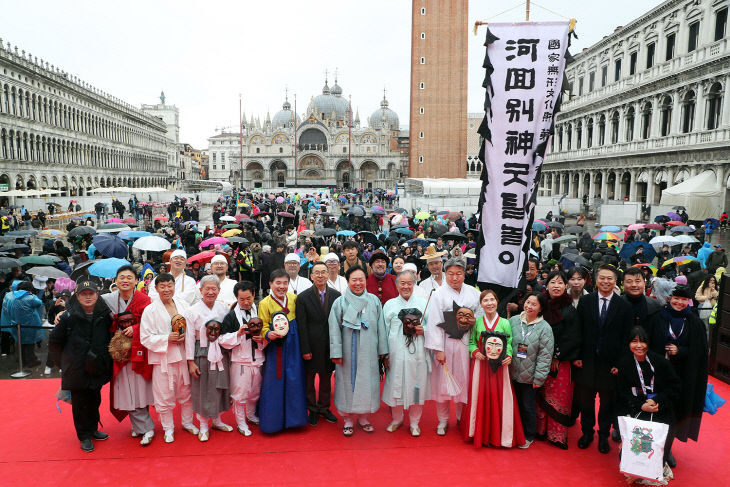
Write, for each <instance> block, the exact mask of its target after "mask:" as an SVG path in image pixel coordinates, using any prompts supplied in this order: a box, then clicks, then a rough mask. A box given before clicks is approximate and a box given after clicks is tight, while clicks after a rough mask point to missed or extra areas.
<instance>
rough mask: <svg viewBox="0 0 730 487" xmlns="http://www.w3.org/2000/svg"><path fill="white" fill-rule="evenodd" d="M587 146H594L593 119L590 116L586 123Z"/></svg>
mask: <svg viewBox="0 0 730 487" xmlns="http://www.w3.org/2000/svg"><path fill="white" fill-rule="evenodd" d="M586 147H587V148H589V149H590V148H591V147H593V119H592V118H589V119H588V123H587V124H586Z"/></svg>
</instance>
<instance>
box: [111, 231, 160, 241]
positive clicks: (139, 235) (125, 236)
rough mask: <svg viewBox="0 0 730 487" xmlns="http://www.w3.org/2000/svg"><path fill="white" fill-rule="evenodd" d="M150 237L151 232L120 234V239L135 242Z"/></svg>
mask: <svg viewBox="0 0 730 487" xmlns="http://www.w3.org/2000/svg"><path fill="white" fill-rule="evenodd" d="M150 235H152V234H151V233H150V232H143V231H141V230H130V231H125V232H119V238H121V239H122V240H135V239H137V238H142V237H149V236H150Z"/></svg>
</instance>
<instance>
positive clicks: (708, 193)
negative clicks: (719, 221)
mask: <svg viewBox="0 0 730 487" xmlns="http://www.w3.org/2000/svg"><path fill="white" fill-rule="evenodd" d="M660 204H662V205H675V206H676V205H681V206H684V207H685V208H687V214H688V215H689V218H690V220H704V219H705V218H717V217H718V215H719V214H720V213H721V212H722V188H721V187H720V185H719V184H718V182H717V177H716V176H715V173H714V172H712V171H704V172H703V173H700V174H698V175H696V176H694V177H692V178H689V179H687V180H686V181H683V182H681V183H679V184H677V185H676V186H672V187H671V188H667V189H665V190H664V191H662V199H661V203H660Z"/></svg>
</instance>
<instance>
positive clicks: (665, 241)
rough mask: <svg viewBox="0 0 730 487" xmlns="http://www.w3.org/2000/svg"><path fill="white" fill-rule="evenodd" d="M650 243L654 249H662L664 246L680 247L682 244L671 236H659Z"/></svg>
mask: <svg viewBox="0 0 730 487" xmlns="http://www.w3.org/2000/svg"><path fill="white" fill-rule="evenodd" d="M649 243H650V244H651V245H653V246H654V247H661V246H662V245H669V246H672V245H678V244H681V243H682V242H680V241H679V240H677V239H676V238H674V237H672V236H670V235H659V236H658V237H654V238H652V239H651V240H649Z"/></svg>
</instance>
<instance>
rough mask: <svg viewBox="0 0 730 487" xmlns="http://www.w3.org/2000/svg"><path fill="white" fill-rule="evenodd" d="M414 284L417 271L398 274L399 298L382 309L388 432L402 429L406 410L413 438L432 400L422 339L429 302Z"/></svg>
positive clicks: (427, 364)
mask: <svg viewBox="0 0 730 487" xmlns="http://www.w3.org/2000/svg"><path fill="white" fill-rule="evenodd" d="M415 284H416V274H415V273H414V272H412V271H403V272H401V273H399V274H398V276H397V277H396V278H395V285H396V288H397V289H398V294H399V295H398V297H396V298H393V299H391V300H389V301H388V302H387V303H385V306H383V316H384V319H385V329H386V333H387V335H388V362H387V364H388V371H387V372H386V374H385V384H384V385H383V402H384V403H385V404H387V405H388V406H390V408H391V414H392V416H393V420H392V422H391V423H390V424H389V425H388V427H387V428H386V431H389V432H391V433H392V432H394V431H395V430H397V429H398V428H400V427H401V425H402V424H403V416H404V413H403V411H404V410H406V409H407V410H408V415H409V417H410V431H411V435H412V436H420V435H421V429H420V428H419V426H418V422H419V421H420V419H421V412H422V410H423V404H424V402H426V401H427V400H428V399H430V397H431V384H430V378H429V372H430V371H431V359H430V357H429V356H428V352H427V351H426V349H425V347H424V341H425V338H424V336H423V334H424V328H423V323H424V322H425V320H424V319H423V313H424V312H425V310H426V300H425V299H423V298H422V297H420V296H416V295H414V294H413V289H414V287H415Z"/></svg>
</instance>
